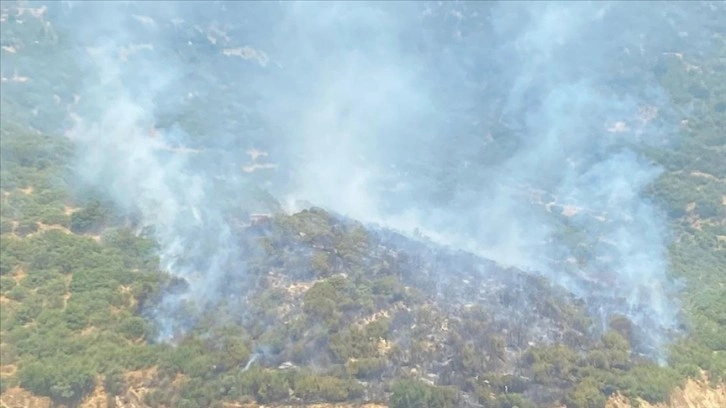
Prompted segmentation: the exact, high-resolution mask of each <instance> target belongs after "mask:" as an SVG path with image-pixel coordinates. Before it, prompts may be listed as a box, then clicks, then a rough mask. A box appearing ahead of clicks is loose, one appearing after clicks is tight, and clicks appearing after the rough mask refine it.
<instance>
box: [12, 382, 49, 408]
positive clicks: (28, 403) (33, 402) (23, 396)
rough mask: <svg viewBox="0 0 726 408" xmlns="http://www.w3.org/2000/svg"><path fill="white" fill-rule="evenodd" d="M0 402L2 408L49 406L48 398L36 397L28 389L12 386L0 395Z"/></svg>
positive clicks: (45, 407)
mask: <svg viewBox="0 0 726 408" xmlns="http://www.w3.org/2000/svg"><path fill="white" fill-rule="evenodd" d="M0 404H2V406H3V407H4V408H50V407H51V406H52V405H51V401H50V398H46V397H37V396H35V395H33V394H31V393H29V392H28V391H26V390H24V389H22V388H20V387H13V388H10V389H8V390H7V391H5V392H4V393H3V394H2V395H1V396H0Z"/></svg>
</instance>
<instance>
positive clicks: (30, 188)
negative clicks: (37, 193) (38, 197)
mask: <svg viewBox="0 0 726 408" xmlns="http://www.w3.org/2000/svg"><path fill="white" fill-rule="evenodd" d="M20 192H21V193H23V194H25V195H31V194H33V186H28V187H25V188H21V189H20Z"/></svg>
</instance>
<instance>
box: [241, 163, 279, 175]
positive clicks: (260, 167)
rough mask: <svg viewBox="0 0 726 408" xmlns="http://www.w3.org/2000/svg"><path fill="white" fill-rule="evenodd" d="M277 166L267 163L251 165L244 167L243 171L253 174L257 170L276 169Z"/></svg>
mask: <svg viewBox="0 0 726 408" xmlns="http://www.w3.org/2000/svg"><path fill="white" fill-rule="evenodd" d="M276 168H277V164H272V163H267V164H257V163H255V164H250V165H249V166H244V167H242V171H244V172H245V173H253V172H255V171H257V170H264V169H276Z"/></svg>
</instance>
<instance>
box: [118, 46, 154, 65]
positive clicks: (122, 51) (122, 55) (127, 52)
mask: <svg viewBox="0 0 726 408" xmlns="http://www.w3.org/2000/svg"><path fill="white" fill-rule="evenodd" d="M153 50H154V45H153V44H131V45H129V46H128V47H120V48H119V50H118V58H119V59H120V60H121V61H124V62H125V61H127V60H128V59H129V57H130V56H132V55H134V54H136V53H138V52H140V51H153Z"/></svg>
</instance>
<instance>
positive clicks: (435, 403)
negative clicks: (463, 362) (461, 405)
mask: <svg viewBox="0 0 726 408" xmlns="http://www.w3.org/2000/svg"><path fill="white" fill-rule="evenodd" d="M457 401H458V399H457V395H456V392H455V391H454V390H453V389H451V388H446V387H434V386H430V385H427V384H424V383H423V382H421V381H417V380H400V381H396V382H395V383H394V384H393V385H392V386H391V399H390V402H389V404H390V407H391V408H448V407H451V408H453V407H455V406H457Z"/></svg>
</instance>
